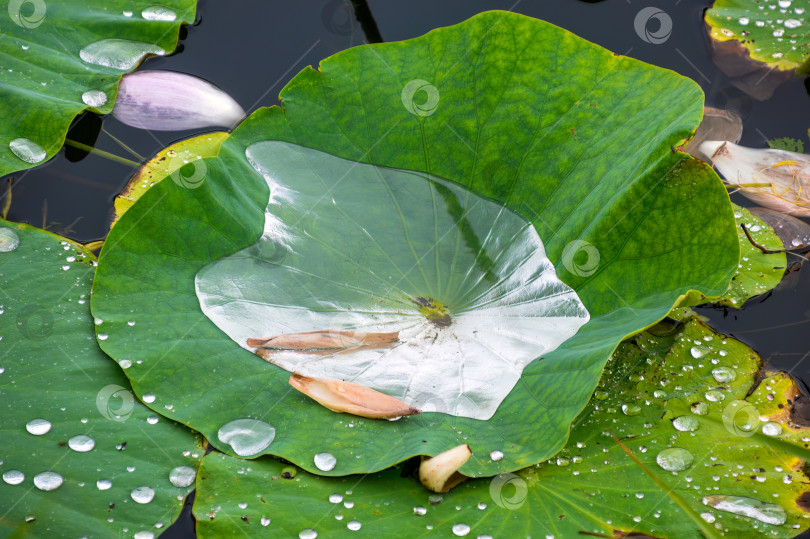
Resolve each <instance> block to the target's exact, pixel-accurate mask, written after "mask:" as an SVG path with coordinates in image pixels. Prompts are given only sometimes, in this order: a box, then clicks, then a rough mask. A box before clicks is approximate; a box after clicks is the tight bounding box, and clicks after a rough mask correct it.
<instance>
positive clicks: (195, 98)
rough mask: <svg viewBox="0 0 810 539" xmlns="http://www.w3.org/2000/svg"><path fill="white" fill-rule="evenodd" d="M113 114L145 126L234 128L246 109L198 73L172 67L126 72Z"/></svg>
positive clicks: (143, 127) (127, 121) (160, 128)
mask: <svg viewBox="0 0 810 539" xmlns="http://www.w3.org/2000/svg"><path fill="white" fill-rule="evenodd" d="M113 116H115V117H116V118H117V119H118V120H119V121H121V122H123V123H125V124H127V125H130V126H132V127H138V128H141V129H151V130H154V131H182V130H185V129H200V128H204V127H214V126H221V127H227V128H229V129H230V128H233V127H234V126H236V124H238V123H239V122H240V121H241V120H242V118H244V116H245V111H244V110H243V109H242V107H240V106H239V104H238V103H237V102H236V101H234V100H233V98H232V97H231V96H229V95H228V94H226V93H225V92H223V91H222V90H220V89H219V88H217V87H216V86H214V85H213V84H211V83H210V82H207V81H204V80H202V79H200V78H198V77H194V76H192V75H186V74H183V73H175V72H172V71H138V72H136V73H130V74H128V75H124V77H123V78H122V79H121V84H120V85H119V86H118V97H117V98H116V101H115V108H114V109H113Z"/></svg>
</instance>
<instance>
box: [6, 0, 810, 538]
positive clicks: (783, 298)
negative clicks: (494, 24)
mask: <svg viewBox="0 0 810 539" xmlns="http://www.w3.org/2000/svg"><path fill="white" fill-rule="evenodd" d="M710 4H711V0H658V1H657V2H656V3H655V4H653V5H655V6H656V7H659V8H661V9H662V10H663V11H665V12H666V14H667V15H668V16H669V17H670V18H671V20H672V33H671V35H670V36H669V38H668V39H666V40H665V41H664V42H663V43H659V44H652V43H647V42H645V41H644V40H642V39H641V38H640V37H639V35H638V34H637V33H636V31H635V30H634V24H633V23H634V19H635V17H636V14H637V13H638V12H639V11H640V10H641V9H642V8H644V7H648V6H650V5H651V4H650V3H649V2H648V1H647V0H604V1H599V0H595V1H590V2H586V1H582V0H522V1H520V0H518V1H515V0H509V1H497V0H443V1H441V2H437V1H436V0H409V1H407V2H392V1H390V0H369V7H370V11H371V13H372V15H373V18H374V20H375V21H376V25H377V27H378V29H379V34H380V36H381V37H382V39H383V40H385V41H397V40H403V39H409V38H412V37H416V36H419V35H422V34H424V33H426V32H428V31H429V30H432V29H434V28H436V27H439V26H447V25H452V24H455V23H458V22H460V21H462V20H464V19H467V18H468V17H470V16H472V15H474V14H476V13H479V12H481V11H486V10H490V9H504V10H512V11H516V12H519V13H523V14H525V15H529V16H532V17H536V18H540V19H544V20H547V21H550V22H552V23H554V24H557V25H559V26H561V27H563V28H566V29H568V30H570V31H572V32H574V33H575V34H578V35H579V36H582V37H584V38H586V39H588V40H590V41H592V42H594V43H597V44H599V45H601V46H603V47H605V48H607V49H609V50H611V51H613V52H616V53H618V54H623V55H627V56H631V57H633V58H637V59H639V60H643V61H645V62H649V63H651V64H655V65H657V66H661V67H665V68H668V69H672V70H674V71H676V72H678V73H680V74H682V75H684V76H687V77H690V78H692V79H693V80H695V81H697V82H698V83H699V84H700V86H701V87H702V88H703V90H704V92H705V93H706V99H707V104H709V105H712V106H717V107H721V108H731V109H734V110H736V111H737V112H738V113H739V114H740V115H741V116H742V117H743V119H744V126H745V129H744V132H743V138H742V141H741V144H743V145H746V146H753V147H764V146H765V143H766V140H767V139H773V138H778V137H792V138H797V139H802V140H804V141H805V143H807V129H808V127H810V122H809V121H808V120H810V98H808V90H807V89H806V87H805V84H804V81H803V80H802V79H798V78H797V79H794V80H791V81H789V82H788V83H786V84H783V85H782V86H781V87H780V88H779V89H778V90H777V91H776V93H775V94H774V96H773V98H772V99H770V100H768V101H765V102H759V101H754V100H752V99H750V98H748V97H747V96H745V95H744V94H743V93H742V92H740V91H739V90H737V89H736V88H734V87H733V86H732V85H731V84H730V83H729V80H728V78H727V77H726V76H725V75H723V74H722V73H721V72H720V71H719V70H718V69H717V68H716V67H715V65H714V64H713V63H712V60H711V50H710V46H709V40H708V38H707V35H706V31H705V28H704V25H703V20H702V17H703V11H704V10H705V9H706V8H707V7H708V6H709V5H710ZM198 13H199V22H198V24H196V25H195V26H192V27H189V28H187V29H186V30H184V32H183V36H182V37H183V40H182V42H181V43H182V45H181V50H180V51H179V52H178V53H176V54H174V55H172V56H168V57H163V58H151V59H149V60H147V61H146V62H145V63H144V66H143V67H144V68H147V69H168V70H174V71H180V72H185V73H191V74H194V75H197V76H200V77H203V78H205V79H207V80H209V81H211V82H213V83H214V84H216V85H218V86H219V87H221V88H222V89H224V90H225V91H226V92H228V93H229V94H230V95H231V96H233V97H234V98H235V99H236V100H237V101H238V102H239V103H240V104H241V105H242V106H243V107H244V108H245V109H246V110H247V111H248V112H251V111H253V110H255V109H256V108H259V107H263V106H270V105H274V104H277V103H278V100H277V96H278V92H279V91H280V90H281V88H282V87H284V85H285V84H286V83H287V82H288V81H289V80H290V79H291V78H292V77H293V76H295V74H296V73H298V72H299V71H300V70H301V69H303V68H304V67H305V66H307V65H312V66H317V65H318V62H319V61H320V60H321V59H323V58H325V57H327V56H329V55H331V54H334V53H336V52H338V51H341V50H344V49H347V48H349V47H352V46H355V45H360V44H363V43H365V42H367V35H366V33H365V32H364V30H363V28H362V27H361V25H360V24H359V23H358V22H357V21H356V20H355V19H354V13H353V11H352V9H351V2H348V1H347V0H330V1H325V0H307V1H306V2H283V3H282V2H266V1H261V0H253V1H249V0H242V1H234V0H230V1H228V2H225V1H220V2H214V1H210V0H201V1H200V2H199V10H198ZM653 24H654V23H653ZM369 35H372V34H369ZM102 126H103V131H102V132H100V133H99V132H98V131H99V128H100V127H102ZM191 134H193V133H190V132H183V133H166V132H151V133H150V132H146V131H141V130H137V129H133V128H130V127H127V126H125V125H123V124H121V123H119V122H118V121H116V120H115V119H114V118H112V117H109V118H103V119H98V118H97V117H95V116H89V117H87V118H85V119H84V120H83V121H82V122H81V123H80V124H79V125H78V126H77V127H76V128H75V129H74V130H73V132H72V133H71V134H70V137H71V138H74V139H77V140H81V141H84V142H87V143H89V144H93V143H94V141H95V145H96V147H97V148H99V149H102V150H106V151H109V152H112V153H115V154H118V155H122V156H124V157H131V156H129V155H127V154H126V153H125V151H124V150H122V148H121V147H120V146H119V145H118V144H117V143H116V142H115V141H114V140H113V138H112V137H115V138H117V139H119V140H121V141H124V142H125V143H126V144H127V145H128V146H129V147H131V148H132V149H133V150H134V151H135V152H137V153H138V154H140V155H141V156H144V157H149V156H151V155H153V154H154V153H156V152H157V151H158V150H160V149H161V148H163V147H165V146H167V145H169V144H170V143H172V142H175V141H177V140H180V139H182V138H186V137H187V136H189V135H191ZM96 136H97V139H96ZM73 153H74V152H72V151H71V152H69V153H68V155H67V156H66V155H65V153H64V152H63V153H62V154H60V155H59V156H58V157H57V158H55V159H53V160H51V161H50V162H48V163H46V164H45V165H43V166H41V167H39V168H36V169H33V170H30V171H28V172H25V173H20V174H15V175H12V177H13V178H14V183H13V201H12V204H11V209H10V212H9V215H8V218H9V219H10V220H12V221H24V222H28V223H31V224H34V225H36V226H46V227H48V228H49V229H50V230H53V231H54V232H57V233H60V234H63V235H66V236H68V237H71V238H73V239H76V240H79V241H83V242H84V241H90V240H95V239H101V238H103V237H104V236H105V234H106V233H107V229H108V224H109V218H110V212H111V208H112V200H113V198H114V196H115V195H116V194H117V193H118V192H119V191H120V190H121V189H122V188H123V187H124V185H125V184H126V183H127V180H128V179H129V177H130V175H131V174H132V172H133V170H132V169H131V168H128V167H127V166H124V165H121V164H118V163H114V162H111V161H109V160H106V159H103V158H100V157H97V156H94V155H89V156H86V157H84V158H82V159H80V160H78V161H72V160H69V158H70V159H74V160H75V159H76V156H75V155H72V154H73ZM2 185H3V188H5V181H3V182H2ZM732 198H733V200H734V201H735V202H737V203H738V204H741V205H744V206H747V205H750V204H749V203H748V202H747V201H746V200H745V199H744V198H742V197H741V196H739V195H733V196H732ZM673 226H689V223H687V222H685V223H680V224H679V223H673ZM695 233H696V234H699V233H700V230H695ZM804 298H810V270H808V269H805V270H804V271H799V272H795V273H792V274H791V275H789V276H788V277H787V278H786V279H785V280H784V281H783V282H782V284H781V285H780V286H779V287H778V288H777V289H776V290H775V291H774V292H773V293H771V294H768V295H766V296H764V297H761V298H757V299H756V300H754V301H752V302H750V303H749V304H748V305H746V306H745V308H744V309H742V310H739V311H735V310H728V311H724V310H717V309H712V308H702V309H700V312H701V314H703V315H705V316H708V317H709V318H710V319H711V323H712V325H713V326H714V327H715V328H717V329H718V330H720V331H722V332H724V333H727V334H729V335H732V336H734V337H736V338H738V339H740V340H742V341H743V342H745V343H747V344H749V345H750V346H752V347H753V348H754V349H755V350H756V351H757V352H759V353H760V355H761V356H762V357H763V359H766V360H767V361H768V362H769V363H770V364H771V365H773V366H774V367H777V368H780V369H784V370H786V371H788V372H790V373H791V374H793V375H794V376H796V377H797V378H798V379H799V380H800V381H801V382H802V384H804V385H805V388H806V384H807V382H809V381H810V361H808V360H807V356H808V355H810V302H808V301H807V300H806V299H804ZM188 508H189V505H188V504H187V507H186V509H187V511H186V512H185V514H184V516H183V518H181V520H180V521H179V522H178V523H177V524H176V525H175V526H172V528H170V529H169V530H167V532H166V533H164V535H163V537H174V538H176V537H193V536H194V524H193V521H192V520H191V517H190V514H189V512H188ZM802 537H810V534H804V535H802Z"/></svg>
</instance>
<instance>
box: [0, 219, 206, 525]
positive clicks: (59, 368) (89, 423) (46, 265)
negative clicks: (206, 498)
mask: <svg viewBox="0 0 810 539" xmlns="http://www.w3.org/2000/svg"><path fill="white" fill-rule="evenodd" d="M15 244H16V247H14V245H15ZM12 247H13V248H12ZM94 266H95V258H94V256H93V254H92V253H90V252H89V251H87V250H85V249H83V248H82V247H81V246H80V245H78V244H75V243H72V242H69V241H68V240H65V239H64V238H60V237H58V236H55V235H53V234H50V233H48V232H44V231H42V230H38V229H36V228H33V227H29V226H27V225H17V224H13V223H8V222H6V221H2V220H0V290H2V291H3V294H2V296H3V297H2V300H0V336H2V343H3V345H2V346H3V354H2V357H0V402H2V403H3V414H2V416H0V432H2V438H3V449H2V451H0V475H1V476H2V478H3V481H0V507H2V510H0V536H2V537H18V536H25V537H47V536H54V535H62V534H64V533H65V532H66V531H69V532H70V533H71V535H74V536H82V535H86V536H100V535H101V536H110V537H112V536H119V535H121V534H124V533H125V532H127V531H128V532H129V534H130V535H131V534H132V533H136V532H142V533H141V535H139V537H153V536H155V535H157V534H159V533H160V528H162V527H164V526H168V525H169V524H170V523H171V522H172V521H173V520H174V519H175V518H176V517H177V515H178V514H179V513H180V510H181V508H182V506H183V500H184V498H185V496H186V495H187V494H188V492H189V491H190V490H191V488H193V477H194V472H195V471H196V469H197V467H198V465H199V461H200V459H201V456H202V454H203V452H204V451H203V449H202V439H201V437H200V436H199V435H195V434H192V433H191V432H189V431H188V430H187V429H186V428H184V427H181V426H180V425H177V424H175V423H173V422H171V421H167V420H166V419H164V418H159V417H158V416H157V415H156V414H155V413H154V412H152V411H151V410H149V409H148V408H146V407H145V406H143V405H142V404H141V403H140V402H138V401H137V400H136V399H135V397H134V396H133V394H132V392H131V391H130V390H129V389H128V388H129V383H128V381H127V379H126V377H125V376H124V375H123V373H122V372H121V369H120V368H119V367H118V366H117V365H116V364H115V363H113V362H112V361H111V360H110V358H108V357H107V356H105V355H104V353H103V352H102V351H101V350H100V349H99V348H98V345H97V344H96V342H95V340H94V338H93V326H94V324H93V319H92V318H91V316H90V306H89V297H90V283H91V282H92V280H93V272H94ZM143 398H144V399H146V400H151V398H150V397H146V396H144V397H143ZM159 404H160V405H161V408H162V407H164V406H169V405H171V403H170V402H165V401H164V402H162V403H159ZM179 467H183V468H181V469H180V470H179V471H178V472H175V473H176V474H178V473H179V474H180V475H181V476H183V477H185V478H186V480H185V481H181V480H179V479H178V478H175V483H177V485H178V486H175V484H173V483H172V481H171V480H170V475H171V474H172V471H173V470H175V469H176V468H179Z"/></svg>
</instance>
